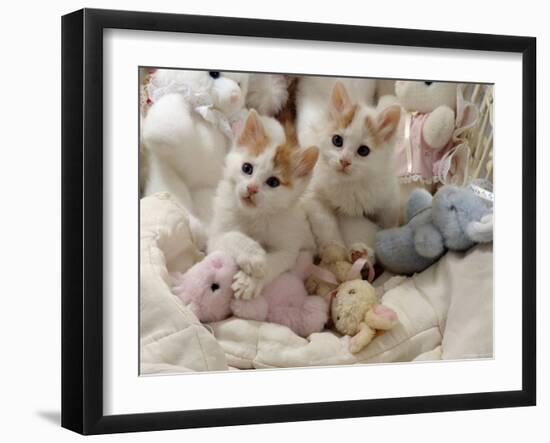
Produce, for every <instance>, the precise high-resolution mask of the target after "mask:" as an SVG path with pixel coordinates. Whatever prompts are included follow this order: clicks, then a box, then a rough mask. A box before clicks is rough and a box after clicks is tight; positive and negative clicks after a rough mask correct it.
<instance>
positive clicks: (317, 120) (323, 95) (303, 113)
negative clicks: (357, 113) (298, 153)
mask: <svg viewBox="0 0 550 443" xmlns="http://www.w3.org/2000/svg"><path fill="white" fill-rule="evenodd" d="M337 82H339V83H341V84H343V85H344V86H345V88H346V90H347V91H348V93H349V94H350V96H351V97H353V99H354V102H355V103H358V104H365V105H372V104H374V96H375V94H376V80H370V79H361V78H335V77H302V78H300V79H299V81H298V87H297V91H296V111H297V115H296V131H297V133H298V142H299V143H300V145H301V146H318V144H317V143H319V140H320V134H321V133H322V132H323V129H324V127H325V126H326V123H327V121H328V120H329V119H330V110H329V108H328V107H327V103H328V102H329V100H330V93H331V91H332V89H333V88H334V85H335V84H336V83H337Z"/></svg>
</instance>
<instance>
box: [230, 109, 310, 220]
mask: <svg viewBox="0 0 550 443" xmlns="http://www.w3.org/2000/svg"><path fill="white" fill-rule="evenodd" d="M317 157H318V149H317V148H316V147H311V148H308V149H303V150H302V149H300V148H299V147H298V146H296V144H294V143H292V142H290V141H289V140H287V138H286V136H285V132H284V130H283V127H282V126H281V124H280V123H279V122H277V121H276V120H275V119H272V118H268V117H260V116H259V115H258V114H257V113H256V111H254V110H252V111H250V113H249V115H248V117H247V118H246V121H245V123H244V127H243V129H242V131H241V132H240V134H239V135H238V136H237V138H236V140H235V145H234V147H233V149H232V150H231V152H230V154H229V155H228V156H227V160H226V169H225V178H226V179H228V180H229V182H230V183H231V184H232V185H233V192H234V194H233V197H234V199H235V204H236V206H237V207H238V208H240V209H242V210H243V211H246V212H247V213H250V214H254V213H257V214H260V213H261V214H270V213H276V212H279V211H282V210H286V209H288V208H289V207H291V206H292V205H294V204H295V203H296V202H297V201H298V199H299V198H300V196H301V195H302V193H303V192H304V190H305V188H306V186H307V183H308V182H309V178H310V176H311V171H312V169H313V167H314V166H315V163H316V161H317Z"/></svg>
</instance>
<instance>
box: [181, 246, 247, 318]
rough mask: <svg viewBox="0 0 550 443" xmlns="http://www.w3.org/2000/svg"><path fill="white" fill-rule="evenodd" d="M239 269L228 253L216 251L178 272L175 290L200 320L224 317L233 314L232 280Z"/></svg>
mask: <svg viewBox="0 0 550 443" xmlns="http://www.w3.org/2000/svg"><path fill="white" fill-rule="evenodd" d="M237 271H238V268H237V264H236V263H235V260H233V259H232V258H231V257H230V256H229V255H227V254H224V253H222V252H213V253H211V254H209V255H207V256H206V257H205V258H204V259H203V260H202V261H200V262H198V263H196V264H195V265H193V266H192V267H191V268H190V269H188V270H187V272H185V273H184V274H177V275H175V280H176V284H175V285H174V288H173V290H174V293H175V294H176V295H177V296H178V297H179V298H180V299H181V301H182V302H183V304H184V305H186V306H187V307H188V308H189V309H190V310H191V312H193V314H195V315H196V316H197V318H198V319H199V320H200V321H201V322H205V323H208V322H212V321H219V320H223V319H224V318H226V317H229V315H231V307H230V303H231V299H232V298H233V290H232V289H231V283H232V282H233V276H234V275H235V274H236V273H237Z"/></svg>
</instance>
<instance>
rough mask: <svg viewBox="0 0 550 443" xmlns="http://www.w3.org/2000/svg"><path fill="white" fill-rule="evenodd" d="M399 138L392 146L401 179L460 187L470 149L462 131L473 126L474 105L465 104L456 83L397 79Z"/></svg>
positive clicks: (464, 178) (475, 112) (407, 181)
mask: <svg viewBox="0 0 550 443" xmlns="http://www.w3.org/2000/svg"><path fill="white" fill-rule="evenodd" d="M395 93H396V96H397V100H398V101H399V103H400V104H401V106H402V107H403V108H404V109H405V110H406V111H408V112H405V113H403V114H404V119H405V121H404V122H402V123H403V139H402V143H400V145H399V146H398V148H397V151H396V158H397V173H398V176H399V177H400V180H401V182H402V183H411V182H414V183H417V184H420V185H432V184H439V183H441V184H449V183H452V184H456V185H463V184H465V180H466V179H467V176H468V157H469V155H470V150H469V147H468V143H467V142H466V140H465V139H464V137H463V135H464V131H465V130H467V129H469V128H471V127H472V126H474V125H475V123H476V122H477V118H478V110H477V107H476V106H475V105H473V104H471V103H468V102H465V101H464V99H463V95H462V88H461V86H460V85H459V84H458V83H447V82H431V81H397V82H396V83H395Z"/></svg>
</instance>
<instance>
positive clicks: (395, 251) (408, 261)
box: [375, 186, 493, 274]
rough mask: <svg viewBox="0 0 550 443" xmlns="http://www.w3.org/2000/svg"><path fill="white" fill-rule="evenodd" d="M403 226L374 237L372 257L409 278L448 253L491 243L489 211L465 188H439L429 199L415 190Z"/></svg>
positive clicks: (491, 228)
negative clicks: (408, 275)
mask: <svg viewBox="0 0 550 443" xmlns="http://www.w3.org/2000/svg"><path fill="white" fill-rule="evenodd" d="M406 217H407V221H408V222H407V224H406V225H404V226H401V227H399V228H392V229H385V230H383V231H380V232H379V233H378V234H377V237H376V247H375V251H376V256H377V259H378V261H379V262H380V263H381V264H382V265H383V266H384V267H385V268H386V269H388V270H389V271H392V272H395V273H397V274H412V273H414V272H420V271H422V270H424V269H426V268H427V267H428V266H430V265H432V264H433V263H435V262H436V261H437V260H439V258H440V257H441V256H442V255H443V254H445V252H447V251H448V250H451V251H465V250H467V249H469V248H471V247H472V246H473V245H475V244H476V243H485V242H491V241H492V240H493V211H492V209H491V208H489V207H488V206H487V205H486V203H485V202H484V201H483V200H482V199H481V198H480V197H478V196H477V195H476V194H474V193H473V192H472V191H470V190H468V189H465V188H458V187H455V186H443V187H441V188H440V189H439V190H438V191H437V192H436V194H435V195H434V196H433V197H432V195H431V194H430V193H429V192H428V191H426V190H424V189H421V188H419V189H415V190H414V191H413V192H412V193H411V195H410V197H409V200H408V201H407V207H406Z"/></svg>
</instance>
